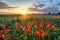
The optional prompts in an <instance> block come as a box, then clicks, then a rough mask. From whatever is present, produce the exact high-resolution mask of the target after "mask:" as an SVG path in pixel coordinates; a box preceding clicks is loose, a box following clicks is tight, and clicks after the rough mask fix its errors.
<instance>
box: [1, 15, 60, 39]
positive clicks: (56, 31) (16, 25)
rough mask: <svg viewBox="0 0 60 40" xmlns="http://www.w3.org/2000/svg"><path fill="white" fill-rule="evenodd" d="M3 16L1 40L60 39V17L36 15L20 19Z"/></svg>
mask: <svg viewBox="0 0 60 40" xmlns="http://www.w3.org/2000/svg"><path fill="white" fill-rule="evenodd" d="M1 17H2V16H1ZM1 17H0V40H60V18H53V17H46V16H45V17H41V16H39V17H37V16H34V17H31V18H30V19H27V20H20V19H19V17H17V19H15V18H12V17H11V19H9V18H10V17H6V18H3V17H2V18H1Z"/></svg>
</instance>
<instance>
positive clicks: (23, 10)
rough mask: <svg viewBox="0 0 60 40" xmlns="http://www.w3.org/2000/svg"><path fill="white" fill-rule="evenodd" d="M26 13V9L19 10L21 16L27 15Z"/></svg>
mask: <svg viewBox="0 0 60 40" xmlns="http://www.w3.org/2000/svg"><path fill="white" fill-rule="evenodd" d="M27 11H28V10H27V9H21V10H20V12H21V14H23V15H25V14H27Z"/></svg>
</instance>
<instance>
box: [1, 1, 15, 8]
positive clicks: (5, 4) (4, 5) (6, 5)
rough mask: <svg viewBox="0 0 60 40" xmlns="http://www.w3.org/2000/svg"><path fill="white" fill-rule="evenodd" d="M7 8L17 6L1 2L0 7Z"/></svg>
mask: <svg viewBox="0 0 60 40" xmlns="http://www.w3.org/2000/svg"><path fill="white" fill-rule="evenodd" d="M6 8H16V7H12V6H9V5H8V4H7V3H5V2H0V9H6Z"/></svg>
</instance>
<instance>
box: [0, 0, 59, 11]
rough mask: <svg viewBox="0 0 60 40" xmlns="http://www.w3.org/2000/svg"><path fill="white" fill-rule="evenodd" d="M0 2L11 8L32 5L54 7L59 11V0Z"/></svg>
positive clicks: (11, 0)
mask: <svg viewBox="0 0 60 40" xmlns="http://www.w3.org/2000/svg"><path fill="white" fill-rule="evenodd" d="M0 2H5V3H6V4H8V5H11V6H17V7H20V8H22V7H31V6H32V5H33V4H39V3H41V4H44V5H46V6H47V7H48V6H53V5H54V6H56V7H57V8H58V9H59V11H60V0H52V2H51V0H0Z"/></svg>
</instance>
